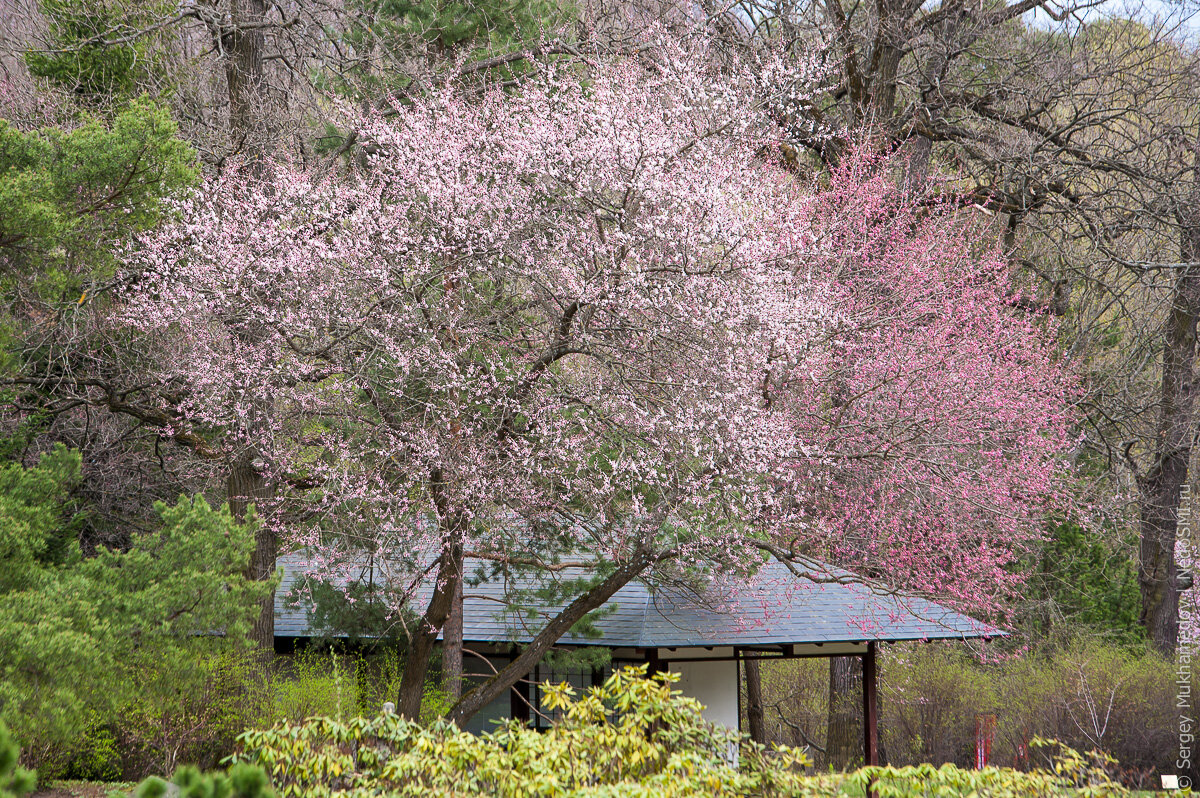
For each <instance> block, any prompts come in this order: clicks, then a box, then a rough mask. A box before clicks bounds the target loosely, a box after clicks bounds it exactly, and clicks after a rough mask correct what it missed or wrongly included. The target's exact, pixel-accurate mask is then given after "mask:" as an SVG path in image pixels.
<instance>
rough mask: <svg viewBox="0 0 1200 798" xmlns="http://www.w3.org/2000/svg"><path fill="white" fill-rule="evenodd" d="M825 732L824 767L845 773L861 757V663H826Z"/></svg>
mask: <svg viewBox="0 0 1200 798" xmlns="http://www.w3.org/2000/svg"><path fill="white" fill-rule="evenodd" d="M825 728H826V732H825V759H826V765H832V766H833V767H834V768H835V769H837V770H845V769H846V768H848V767H850V765H852V764H853V763H855V762H857V761H859V760H860V758H861V757H862V750H863V749H862V740H863V727H862V660H861V659H859V658H858V657H832V658H830V660H829V719H828V722H827V725H826V727H825Z"/></svg>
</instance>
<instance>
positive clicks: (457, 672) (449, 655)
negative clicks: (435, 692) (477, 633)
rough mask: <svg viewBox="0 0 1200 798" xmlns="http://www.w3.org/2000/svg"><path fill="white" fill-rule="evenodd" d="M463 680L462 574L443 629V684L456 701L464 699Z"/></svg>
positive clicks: (456, 583)
mask: <svg viewBox="0 0 1200 798" xmlns="http://www.w3.org/2000/svg"><path fill="white" fill-rule="evenodd" d="M462 678H463V580H462V572H461V569H460V572H459V574H458V578H457V579H456V580H455V581H454V595H453V596H451V597H450V615H449V616H448V617H447V618H446V626H445V627H444V628H443V629H442V682H443V685H444V687H445V690H446V693H447V694H449V696H450V698H451V699H453V700H454V701H458V699H460V698H462Z"/></svg>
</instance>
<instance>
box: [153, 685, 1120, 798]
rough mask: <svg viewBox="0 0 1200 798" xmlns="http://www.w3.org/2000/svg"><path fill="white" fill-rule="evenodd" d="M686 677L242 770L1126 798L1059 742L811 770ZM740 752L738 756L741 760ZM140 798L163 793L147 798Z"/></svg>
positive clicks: (361, 779) (300, 732) (400, 780)
mask: <svg viewBox="0 0 1200 798" xmlns="http://www.w3.org/2000/svg"><path fill="white" fill-rule="evenodd" d="M676 679H677V676H675V675H674V674H669V673H665V674H656V675H654V676H653V677H651V678H646V677H645V668H644V667H642V668H626V669H624V670H621V671H618V672H616V673H614V674H613V675H612V676H611V677H609V679H608V680H607V681H606V682H605V683H604V684H603V685H601V686H598V687H593V688H591V689H590V690H587V691H586V692H584V693H583V694H582V695H579V694H577V693H576V691H575V690H574V689H573V688H572V687H570V686H569V685H566V684H557V685H555V684H547V685H544V686H543V694H544V696H545V701H544V706H545V707H546V708H547V709H548V710H549V711H551V712H552V713H553V714H554V715H555V716H556V718H555V723H554V724H553V725H552V726H551V728H550V729H549V730H548V731H546V732H544V733H540V732H537V731H535V730H533V729H530V728H528V727H526V726H524V725H523V724H520V723H517V722H509V723H508V724H506V725H504V726H501V727H500V728H499V729H498V730H497V731H495V732H492V733H489V734H483V735H479V736H476V735H472V734H470V733H467V732H463V731H460V730H459V729H458V728H457V727H455V726H453V725H451V724H448V723H445V722H444V721H440V720H439V721H435V722H433V723H430V724H424V725H423V724H420V723H412V722H409V721H405V720H402V719H401V718H399V717H397V716H395V715H384V716H381V717H375V718H369V719H367V718H355V719H352V720H348V721H344V722H343V721H338V720H334V719H332V718H311V719H309V720H307V721H305V722H304V723H301V724H289V723H282V724H278V725H276V726H275V727H273V728H271V729H268V730H264V731H252V732H247V733H245V734H243V735H242V736H241V738H240V740H241V744H242V747H243V750H242V752H241V753H239V754H238V755H236V756H235V757H232V759H233V760H234V761H235V762H236V765H235V766H236V767H242V768H245V767H247V766H250V765H254V766H258V767H261V768H262V769H263V770H264V771H265V772H267V773H270V774H271V777H272V779H273V781H274V786H275V788H276V789H278V790H279V791H280V792H281V793H282V794H283V795H284V796H322V797H324V798H334V797H335V796H336V798H366V796H368V795H370V796H426V795H453V796H482V795H487V796H514V797H515V796H547V797H549V796H554V797H556V798H557V796H572V797H573V798H600V796H645V797H646V798H649V797H650V796H655V798H657V797H658V796H667V797H669V796H684V795H686V796H697V798H704V796H734V795H737V796H785V795H786V796H795V797H796V798H817V797H818V796H827V797H828V798H832V797H833V796H846V795H853V794H856V793H862V794H865V793H866V792H867V791H868V790H875V791H876V792H877V793H878V795H879V796H881V798H900V797H901V796H904V798H908V797H909V796H939V797H940V798H953V797H954V796H972V798H1018V796H1020V797H1021V798H1041V797H1042V796H1046V797H1047V798H1048V797H1049V796H1057V795H1062V794H1064V792H1067V791H1069V790H1070V789H1072V788H1074V789H1076V790H1078V794H1080V795H1091V796H1123V795H1127V792H1126V791H1125V789H1124V788H1123V787H1121V786H1120V785H1119V784H1117V783H1115V782H1114V781H1113V780H1112V779H1111V778H1110V777H1109V775H1108V773H1107V772H1106V770H1107V768H1109V767H1110V766H1111V765H1112V762H1111V760H1109V759H1108V758H1107V757H1105V756H1103V755H1101V754H1090V755H1086V756H1085V755H1080V754H1078V753H1076V752H1075V751H1073V750H1071V749H1069V748H1067V747H1065V746H1060V745H1059V744H1057V743H1043V742H1042V741H1040V740H1039V741H1037V744H1038V745H1043V746H1046V747H1047V748H1049V749H1053V750H1054V753H1055V756H1054V757H1053V760H1052V762H1053V768H1052V769H1051V770H1041V771H1035V772H1033V773H1023V772H1020V771H1015V770H1010V769H1004V768H986V769H984V770H980V771H973V770H963V769H960V768H957V767H955V766H953V765H946V766H943V767H941V768H936V767H933V766H932V765H921V766H918V767H903V768H892V767H871V768H862V769H860V770H858V771H855V772H854V773H851V774H849V775H845V776H843V775H841V774H831V773H825V774H813V773H811V772H807V773H806V768H807V767H808V766H809V765H810V762H809V761H808V759H807V757H805V755H804V754H803V753H802V752H800V751H798V750H796V749H794V748H786V747H772V748H766V747H763V746H760V745H756V744H754V743H752V742H751V741H749V740H748V739H746V738H745V737H744V736H741V735H738V734H737V733H735V732H732V731H730V730H728V729H725V728H724V727H720V726H714V725H712V724H711V723H708V722H707V721H705V720H704V719H703V717H702V715H701V709H702V707H701V706H700V704H699V703H698V702H696V701H695V700H694V699H691V698H686V697H683V696H681V695H680V694H679V692H678V691H676V690H673V689H672V687H671V685H672V683H673V682H674V681H676ZM734 752H738V757H737V759H736V761H735V759H734V756H733V754H734ZM138 795H139V798H157V795H144V794H142V793H141V792H139V794H138Z"/></svg>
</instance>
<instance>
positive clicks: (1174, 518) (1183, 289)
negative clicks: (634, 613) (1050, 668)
mask: <svg viewBox="0 0 1200 798" xmlns="http://www.w3.org/2000/svg"><path fill="white" fill-rule="evenodd" d="M1178 221H1179V226H1180V247H1179V249H1180V252H1179V254H1180V260H1181V261H1182V263H1183V265H1181V266H1180V272H1179V275H1178V276H1177V277H1176V279H1175V286H1174V289H1173V291H1172V297H1171V299H1172V302H1171V312H1170V315H1169V316H1168V318H1167V322H1166V325H1165V326H1164V330H1163V367H1162V385H1161V394H1160V399H1159V416H1158V425H1157V430H1156V432H1157V434H1156V436H1155V441H1154V461H1153V464H1152V465H1151V467H1150V469H1149V471H1147V472H1146V474H1144V475H1143V476H1142V477H1141V478H1140V479H1139V480H1138V489H1139V493H1140V494H1141V495H1140V497H1139V498H1140V499H1141V523H1140V532H1141V545H1140V546H1139V555H1140V557H1139V562H1138V584H1139V586H1140V588H1141V594H1142V613H1141V621H1142V624H1143V625H1144V626H1145V627H1146V633H1147V635H1148V636H1149V637H1150V640H1151V642H1152V643H1153V645H1154V647H1155V648H1157V649H1158V650H1159V651H1161V652H1162V653H1164V654H1166V655H1168V656H1171V655H1174V653H1175V647H1176V645H1177V644H1178V642H1179V585H1178V573H1177V570H1178V569H1177V566H1176V562H1175V541H1176V536H1177V532H1178V524H1179V503H1180V497H1181V494H1182V491H1183V486H1184V484H1186V483H1187V479H1188V461H1189V460H1190V459H1191V455H1192V444H1193V442H1194V440H1195V436H1196V389H1197V381H1196V320H1197V318H1198V317H1200V181H1198V183H1197V184H1194V185H1193V187H1192V191H1191V192H1190V195H1189V196H1188V197H1187V199H1186V207H1184V208H1183V210H1182V211H1180V213H1179V216H1178Z"/></svg>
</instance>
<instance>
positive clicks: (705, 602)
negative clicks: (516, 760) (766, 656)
mask: <svg viewBox="0 0 1200 798" xmlns="http://www.w3.org/2000/svg"><path fill="white" fill-rule="evenodd" d="M278 563H279V566H280V567H282V568H283V583H282V584H281V585H280V588H279V590H278V591H277V592H276V594H275V616H276V621H275V635H276V636H277V637H310V636H314V631H313V629H312V628H311V626H310V623H309V613H308V611H307V609H306V608H296V609H290V608H288V607H286V606H285V605H284V598H285V596H286V595H287V594H288V591H289V590H290V589H291V587H292V586H293V585H294V584H295V582H296V580H297V579H298V578H300V577H302V576H303V574H304V573H305V570H306V560H305V556H304V555H303V554H291V555H286V556H284V557H281V558H280V559H279V561H278ZM479 564H480V563H472V562H471V561H469V560H468V562H467V564H466V568H467V572H468V573H471V572H472V570H473V569H474V567H475V566H476V565H479ZM812 572H813V573H814V574H816V573H819V574H820V575H822V576H826V577H828V576H834V577H850V576H851V575H850V574H849V572H847V571H841V570H838V569H835V568H830V567H827V566H823V565H819V564H814V565H813V568H812ZM534 585H535V583H534V582H533V581H532V580H531V579H528V578H527V579H524V580H522V579H521V578H516V579H513V578H510V579H509V580H508V581H507V582H506V581H504V580H503V579H500V578H496V579H488V580H485V581H483V582H481V583H480V584H478V585H474V586H471V585H468V586H467V587H465V588H464V597H463V616H464V620H463V639H464V641H466V642H474V643H527V642H529V641H531V640H532V639H533V636H534V635H535V634H536V632H537V630H538V629H539V628H540V626H541V625H542V624H543V623H545V621H546V620H547V618H548V617H549V616H550V614H551V613H553V612H555V611H557V610H558V609H559V607H555V606H548V607H546V608H545V609H544V611H542V612H541V613H539V614H538V617H536V618H534V619H530V618H529V617H528V614H527V613H525V612H518V611H512V610H506V609H505V607H506V604H505V599H506V597H507V596H509V595H511V591H512V589H513V588H514V587H524V588H531V587H533V586H534ZM428 595H429V594H428V588H426V589H425V590H424V591H418V593H417V596H416V606H423V602H424V601H427V600H428ZM606 607H607V609H608V610H609V612H608V613H607V614H605V615H603V616H602V617H600V618H599V620H598V621H597V623H596V627H597V628H598V629H599V631H600V632H601V636H600V637H598V638H589V637H580V636H574V635H569V636H567V637H564V638H563V639H562V640H561V641H560V642H562V643H564V644H574V645H601V646H609V647H612V648H626V647H628V648H659V647H662V648H678V647H699V646H705V647H707V646H744V647H754V646H777V645H787V644H803V643H857V642H863V641H867V640H887V641H895V640H936V639H967V638H981V637H982V638H987V637H996V636H1003V635H1004V634H1006V633H1005V632H1003V631H1002V630H1000V629H997V628H995V627H992V626H989V625H987V624H984V623H982V622H980V621H977V620H974V619H972V618H970V617H968V616H966V615H962V614H961V613H958V612H954V611H952V610H950V609H947V608H946V607H943V606H941V605H939V604H936V603H934V602H932V601H928V600H926V599H922V598H917V597H911V596H901V595H896V594H891V593H886V592H878V591H873V590H872V589H871V588H868V587H867V586H865V585H862V584H858V583H841V582H834V583H824V584H820V583H814V582H812V581H810V580H808V579H804V578H800V577H797V576H795V575H794V574H793V573H792V572H791V571H789V569H788V568H787V567H786V566H784V565H783V564H782V563H780V562H778V561H776V560H770V561H768V563H767V564H766V565H764V566H763V567H762V568H761V569H760V570H759V572H758V573H757V574H756V575H755V576H754V577H752V578H751V579H749V580H747V581H742V582H739V583H736V584H731V585H726V586H719V585H714V586H713V587H711V588H710V589H709V590H708V591H707V592H706V595H704V596H703V597H701V596H696V595H694V594H687V593H685V592H684V591H682V590H680V589H668V588H659V589H655V590H651V589H650V588H649V587H647V585H646V584H644V583H643V582H632V583H630V584H628V585H626V586H625V587H624V588H622V589H621V590H619V591H618V592H617V593H616V595H614V596H613V598H612V599H610V601H609V602H608V604H607V605H606Z"/></svg>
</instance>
